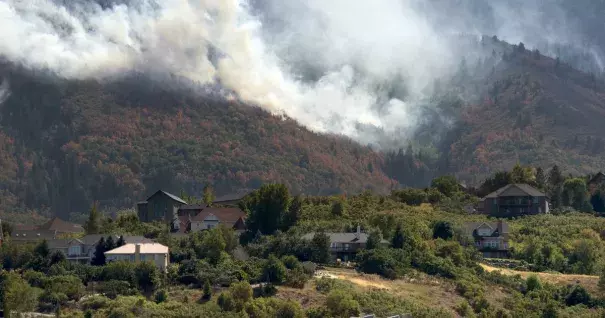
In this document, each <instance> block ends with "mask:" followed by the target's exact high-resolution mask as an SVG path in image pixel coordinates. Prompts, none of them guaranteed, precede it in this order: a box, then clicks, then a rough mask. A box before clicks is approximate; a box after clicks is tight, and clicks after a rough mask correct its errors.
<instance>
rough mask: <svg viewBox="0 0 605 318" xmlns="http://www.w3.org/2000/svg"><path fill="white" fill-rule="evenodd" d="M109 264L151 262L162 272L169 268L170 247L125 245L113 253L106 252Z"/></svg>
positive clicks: (140, 244)
mask: <svg viewBox="0 0 605 318" xmlns="http://www.w3.org/2000/svg"><path fill="white" fill-rule="evenodd" d="M105 257H106V260H107V261H108V262H111V261H127V262H135V263H138V262H147V261H151V262H153V263H154V264H155V266H157V267H158V268H159V269H160V270H162V271H165V270H166V268H167V267H168V247H167V246H164V245H162V244H159V243H138V244H125V245H122V246H120V247H118V248H114V249H113V250H111V251H107V252H105Z"/></svg>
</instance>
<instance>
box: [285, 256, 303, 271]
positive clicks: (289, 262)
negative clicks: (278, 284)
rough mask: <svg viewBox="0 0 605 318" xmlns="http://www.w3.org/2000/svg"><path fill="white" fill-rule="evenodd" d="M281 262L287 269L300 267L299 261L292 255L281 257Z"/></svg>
mask: <svg viewBox="0 0 605 318" xmlns="http://www.w3.org/2000/svg"><path fill="white" fill-rule="evenodd" d="M281 261H282V263H284V266H286V268H287V269H295V268H299V267H301V265H300V262H299V261H298V259H297V258H296V256H293V255H286V256H284V257H282V258H281Z"/></svg>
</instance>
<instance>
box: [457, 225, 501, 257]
mask: <svg viewBox="0 0 605 318" xmlns="http://www.w3.org/2000/svg"><path fill="white" fill-rule="evenodd" d="M466 230H467V235H468V237H469V238H470V239H471V241H472V242H473V243H474V245H475V247H476V248H477V249H478V250H479V251H481V252H482V253H483V257H488V258H503V257H508V256H509V254H510V253H509V245H508V224H506V223H505V222H503V221H498V222H471V223H467V224H466Z"/></svg>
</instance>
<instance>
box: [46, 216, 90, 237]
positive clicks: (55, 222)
mask: <svg viewBox="0 0 605 318" xmlns="http://www.w3.org/2000/svg"><path fill="white" fill-rule="evenodd" d="M38 230H47V231H57V232H59V233H81V232H84V228H83V227H82V225H80V224H75V223H69V222H65V221H63V220H61V219H60V218H58V217H56V216H55V217H54V218H52V219H50V220H49V221H48V222H46V223H44V224H42V225H40V226H39V227H38Z"/></svg>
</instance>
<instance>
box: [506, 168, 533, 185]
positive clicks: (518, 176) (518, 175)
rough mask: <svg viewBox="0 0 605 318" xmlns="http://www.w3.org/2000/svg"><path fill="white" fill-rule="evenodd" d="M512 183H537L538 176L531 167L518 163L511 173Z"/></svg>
mask: <svg viewBox="0 0 605 318" xmlns="http://www.w3.org/2000/svg"><path fill="white" fill-rule="evenodd" d="M510 178H511V182H512V183H526V184H535V182H536V176H535V175H534V172H533V169H532V168H531V167H523V166H521V164H519V163H517V164H516V165H515V166H514V167H513V170H512V171H511V173H510Z"/></svg>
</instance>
